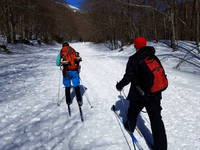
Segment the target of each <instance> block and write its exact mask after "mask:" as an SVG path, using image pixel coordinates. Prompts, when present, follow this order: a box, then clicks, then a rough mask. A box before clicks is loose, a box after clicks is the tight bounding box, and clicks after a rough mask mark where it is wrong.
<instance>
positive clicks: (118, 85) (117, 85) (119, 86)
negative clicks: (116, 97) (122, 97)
mask: <svg viewBox="0 0 200 150" xmlns="http://www.w3.org/2000/svg"><path fill="white" fill-rule="evenodd" d="M116 89H117V90H118V91H121V90H122V89H123V87H122V86H121V85H120V84H119V82H117V84H116Z"/></svg>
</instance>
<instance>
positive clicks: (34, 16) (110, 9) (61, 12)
mask: <svg viewBox="0 0 200 150" xmlns="http://www.w3.org/2000/svg"><path fill="white" fill-rule="evenodd" d="M199 10H200V2H199V0H181V1H180V0H109V1H108V0H85V1H84V2H83V3H82V4H81V8H80V10H78V11H74V10H73V9H71V8H70V7H69V6H68V5H67V2H65V1H64V0H0V16H1V17H0V18H1V19H0V34H1V35H2V36H3V37H5V38H6V39H7V42H8V43H17V42H21V41H22V42H23V41H25V40H40V41H42V42H45V43H51V42H52V41H57V42H62V41H66V40H67V41H90V42H96V43H101V42H102V43H109V45H110V48H111V49H116V48H118V47H120V46H123V45H126V44H129V43H131V41H132V40H133V39H134V38H135V37H136V36H145V37H146V38H147V39H148V40H155V41H159V40H169V41H171V42H170V44H171V47H172V48H173V49H174V50H176V45H177V42H176V41H177V40H189V41H195V43H196V45H197V47H198V49H199V40H200V19H199V18H200V17H199V16H200V15H199V14H200V13H199Z"/></svg>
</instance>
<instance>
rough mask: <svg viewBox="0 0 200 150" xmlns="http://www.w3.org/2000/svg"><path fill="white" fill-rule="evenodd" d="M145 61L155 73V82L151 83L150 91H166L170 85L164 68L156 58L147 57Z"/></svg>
mask: <svg viewBox="0 0 200 150" xmlns="http://www.w3.org/2000/svg"><path fill="white" fill-rule="evenodd" d="M144 62H145V63H146V65H147V67H148V68H149V70H150V71H151V73H152V74H153V77H154V79H153V84H152V85H151V87H150V89H149V92H150V93H155V92H159V91H164V90H165V89H166V88H167V87H168V80H167V77H166V75H165V71H164V68H163V67H162V65H161V63H159V62H158V61H157V60H156V59H155V58H149V57H147V58H145V59H144Z"/></svg>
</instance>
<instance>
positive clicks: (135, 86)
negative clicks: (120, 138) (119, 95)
mask: <svg viewBox="0 0 200 150" xmlns="http://www.w3.org/2000/svg"><path fill="white" fill-rule="evenodd" d="M134 47H135V48H136V53H135V54H134V55H132V56H131V57H130V58H129V60H128V63H127V66H126V72H125V74H124V77H123V79H122V80H121V81H120V82H119V83H117V85H116V88H117V90H118V91H121V90H122V89H123V87H124V86H126V85H128V84H129V83H131V86H130V90H129V94H128V97H127V99H128V100H129V101H130V105H129V109H128V114H127V121H126V122H125V124H124V126H125V129H126V130H127V131H128V132H134V130H135V127H136V122H137V116H138V114H139V113H140V111H141V110H142V109H143V108H144V107H145V108H146V110H147V113H148V115H149V119H150V122H151V130H152V135H153V139H154V147H153V150H167V137H166V133H165V127H164V124H163V121H162V116H161V110H162V107H161V98H162V97H161V92H160V91H159V92H156V93H148V87H149V86H150V85H151V84H152V81H153V76H152V75H151V73H149V69H148V68H147V65H145V63H144V61H143V60H144V59H145V58H146V57H152V58H154V59H156V60H157V61H158V62H159V63H160V61H159V59H158V58H157V57H156V56H155V49H154V48H153V47H150V46H146V39H145V38H143V37H137V38H136V39H135V40H134Z"/></svg>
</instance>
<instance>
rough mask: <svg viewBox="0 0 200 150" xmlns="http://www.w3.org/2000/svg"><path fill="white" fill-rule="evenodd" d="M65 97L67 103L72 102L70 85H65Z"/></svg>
mask: <svg viewBox="0 0 200 150" xmlns="http://www.w3.org/2000/svg"><path fill="white" fill-rule="evenodd" d="M65 97H66V103H67V105H70V104H71V103H72V100H71V96H70V87H65Z"/></svg>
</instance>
